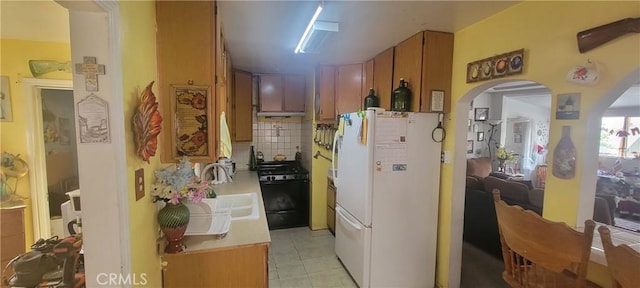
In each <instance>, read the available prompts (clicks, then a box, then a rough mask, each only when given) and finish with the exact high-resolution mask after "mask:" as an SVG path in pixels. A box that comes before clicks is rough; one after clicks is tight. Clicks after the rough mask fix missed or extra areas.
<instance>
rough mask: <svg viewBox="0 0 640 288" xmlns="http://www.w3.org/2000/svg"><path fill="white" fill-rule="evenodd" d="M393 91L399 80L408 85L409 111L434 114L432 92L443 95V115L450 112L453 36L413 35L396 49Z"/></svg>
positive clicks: (441, 34)
mask: <svg viewBox="0 0 640 288" xmlns="http://www.w3.org/2000/svg"><path fill="white" fill-rule="evenodd" d="M393 62H394V64H393V88H394V89H395V88H396V87H398V84H399V83H400V78H404V79H405V81H407V82H408V86H409V89H411V92H412V98H411V111H414V112H440V111H433V109H432V107H431V104H432V103H431V100H432V99H431V96H432V93H433V91H442V92H443V93H444V97H443V99H442V100H443V101H442V102H443V103H442V106H443V111H442V112H445V113H449V112H450V111H451V72H452V65H453V34H451V33H446V32H435V31H424V32H420V33H418V34H416V35H413V36H412V37H410V38H409V39H407V40H405V41H403V42H401V43H400V44H398V45H397V46H396V47H395V54H394V61H393Z"/></svg>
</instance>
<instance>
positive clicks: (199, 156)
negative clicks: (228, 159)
mask: <svg viewBox="0 0 640 288" xmlns="http://www.w3.org/2000/svg"><path fill="white" fill-rule="evenodd" d="M215 5H216V3H215V1H157V2H156V22H157V23H156V24H157V34H156V41H157V57H158V91H159V93H158V94H159V95H158V96H159V101H158V102H160V103H166V104H165V105H161V107H162V118H163V119H164V121H162V130H163V131H165V133H162V134H161V135H162V138H161V141H162V143H163V144H162V145H160V147H162V151H161V153H160V154H161V160H162V161H163V162H174V161H175V160H176V159H179V158H181V157H182V155H180V154H183V152H185V151H187V154H188V155H187V156H189V157H190V158H191V159H192V160H195V161H212V162H213V161H215V160H216V158H217V155H216V154H215V151H217V149H216V145H217V144H216V141H215V139H216V135H217V133H216V127H218V125H216V124H217V123H218V120H217V118H219V117H218V115H216V109H215V106H216V98H215V97H216V95H217V91H216V90H217V89H216V81H215V79H216V57H217V55H218V53H221V51H220V50H219V49H216V41H217V38H218V37H219V35H217V33H216V32H217V29H216V25H217V23H216V15H215V10H216V9H215ZM176 19H180V20H179V21H177V20H176ZM172 85H177V86H180V87H188V86H193V87H204V88H203V89H201V88H198V89H199V91H207V93H206V95H201V96H197V97H198V100H199V102H198V103H206V108H205V111H204V115H200V116H203V117H199V118H198V119H197V121H198V122H199V123H202V125H201V126H200V128H198V129H195V130H198V131H197V132H194V133H179V134H180V135H178V132H177V131H176V129H175V128H176V127H181V128H184V125H186V123H184V121H182V122H183V123H181V126H178V125H177V124H178V123H176V121H177V120H176V119H179V118H180V117H187V116H186V115H185V114H184V113H178V112H177V111H178V109H177V107H176V104H175V103H181V104H182V103H186V102H185V101H186V100H185V99H182V100H184V101H181V102H176V100H177V97H178V95H175V93H177V92H176V91H178V90H176V89H175V87H174V88H172ZM182 91H185V90H182ZM194 95H195V94H194ZM202 96H204V98H205V99H202ZM194 97H195V96H194ZM169 103H174V104H173V105H169ZM197 106H198V108H200V105H197ZM198 114H200V113H198ZM184 120H187V119H184ZM192 122H194V123H195V122H196V120H193V121H190V122H189V123H191V124H194V123H192ZM192 126H195V125H192ZM182 139H186V140H182Z"/></svg>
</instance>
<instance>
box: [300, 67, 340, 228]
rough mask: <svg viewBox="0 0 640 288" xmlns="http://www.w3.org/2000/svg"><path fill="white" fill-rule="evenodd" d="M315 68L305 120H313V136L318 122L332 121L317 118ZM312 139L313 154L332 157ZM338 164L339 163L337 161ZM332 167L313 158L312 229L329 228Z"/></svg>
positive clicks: (308, 95) (327, 162) (311, 75)
mask: <svg viewBox="0 0 640 288" xmlns="http://www.w3.org/2000/svg"><path fill="white" fill-rule="evenodd" d="M314 73H315V70H314V71H312V72H310V73H309V77H307V83H312V84H311V85H308V87H309V86H310V87H309V88H310V89H311V91H308V92H307V100H306V103H308V104H307V105H306V113H307V115H306V116H305V120H312V121H311V123H312V126H313V128H312V133H311V137H313V136H314V135H315V127H316V124H318V123H331V121H316V120H315V110H314V107H315V102H314V101H315V100H316V99H315V97H314V95H315V87H316V85H315V79H316V78H315V74H314ZM306 141H311V143H312V145H311V155H312V156H313V155H316V151H320V152H321V153H322V155H324V156H327V157H329V158H331V151H327V150H326V149H325V148H324V147H320V146H319V145H318V144H316V143H315V142H313V138H312V139H306ZM336 165H337V163H336ZM329 168H331V161H327V159H324V158H322V157H318V159H315V158H311V171H312V173H311V220H310V225H311V229H312V230H318V229H326V228H327V170H328V169H329Z"/></svg>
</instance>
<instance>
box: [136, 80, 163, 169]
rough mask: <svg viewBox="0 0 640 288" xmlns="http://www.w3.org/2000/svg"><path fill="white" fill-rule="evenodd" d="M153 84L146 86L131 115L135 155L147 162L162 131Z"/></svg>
mask: <svg viewBox="0 0 640 288" xmlns="http://www.w3.org/2000/svg"><path fill="white" fill-rule="evenodd" d="M153 82H154V81H151V83H149V85H147V88H145V89H144V91H143V92H142V95H140V105H138V108H136V112H135V113H134V114H133V134H134V139H135V141H136V154H138V156H140V158H142V160H144V161H147V163H150V162H149V159H150V158H151V157H152V156H155V155H156V150H157V149H158V135H159V134H160V131H161V130H162V116H161V115H160V111H158V102H156V96H155V95H154V94H153V91H152V87H153Z"/></svg>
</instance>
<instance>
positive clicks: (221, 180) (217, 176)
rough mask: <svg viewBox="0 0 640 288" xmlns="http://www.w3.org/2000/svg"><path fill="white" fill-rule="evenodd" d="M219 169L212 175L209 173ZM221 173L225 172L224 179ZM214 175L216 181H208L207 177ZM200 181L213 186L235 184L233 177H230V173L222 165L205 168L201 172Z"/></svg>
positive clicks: (217, 164) (216, 164) (212, 164)
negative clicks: (227, 183)
mask: <svg viewBox="0 0 640 288" xmlns="http://www.w3.org/2000/svg"><path fill="white" fill-rule="evenodd" d="M216 167H217V168H218V169H217V170H214V171H212V172H211V173H207V172H208V171H209V170H211V169H214V168H216ZM220 171H224V178H222V177H221V176H222V175H220V173H221V172H220ZM208 175H212V176H213V178H214V179H208V178H207V176H208ZM200 179H202V180H203V181H210V183H211V184H221V183H225V182H233V179H231V176H229V171H227V167H226V166H225V165H223V164H220V163H211V164H209V165H207V166H205V167H204V168H203V169H202V171H201V172H200Z"/></svg>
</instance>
